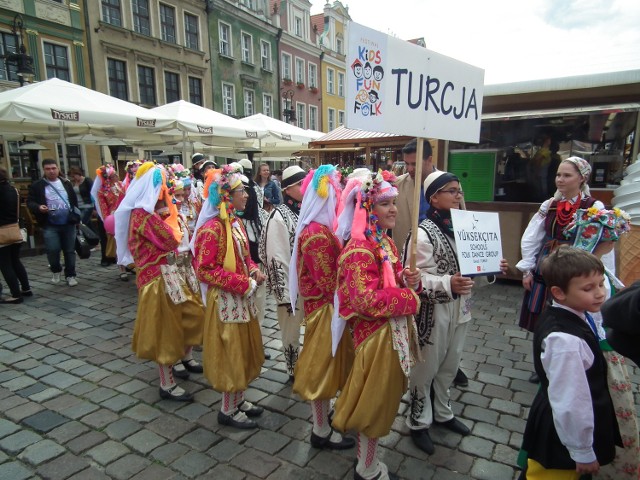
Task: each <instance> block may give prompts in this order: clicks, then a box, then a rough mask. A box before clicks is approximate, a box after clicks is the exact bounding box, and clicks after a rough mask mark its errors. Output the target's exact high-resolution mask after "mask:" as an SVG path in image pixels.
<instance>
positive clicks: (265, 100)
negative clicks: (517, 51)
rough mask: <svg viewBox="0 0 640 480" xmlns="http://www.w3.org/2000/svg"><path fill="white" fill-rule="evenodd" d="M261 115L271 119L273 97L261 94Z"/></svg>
mask: <svg viewBox="0 0 640 480" xmlns="http://www.w3.org/2000/svg"><path fill="white" fill-rule="evenodd" d="M262 113H263V114H264V115H266V116H267V117H273V97H272V96H271V95H269V94H267V93H263V94H262Z"/></svg>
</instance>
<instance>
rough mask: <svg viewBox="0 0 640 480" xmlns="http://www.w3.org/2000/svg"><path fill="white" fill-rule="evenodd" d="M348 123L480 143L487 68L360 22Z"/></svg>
mask: <svg viewBox="0 0 640 480" xmlns="http://www.w3.org/2000/svg"><path fill="white" fill-rule="evenodd" d="M348 30H349V33H348V45H347V58H346V64H347V80H346V89H347V92H346V112H347V119H346V127H347V128H355V129H360V130H367V131H372V132H385V133H395V134H399V135H409V136H413V137H421V138H438V139H441V140H457V141H461V142H469V143H478V140H479V138H480V117H481V113H482V95H483V88H484V70H482V69H481V68H477V67H474V66H471V65H468V64H466V63H463V62H460V61H457V60H454V59H452V58H449V57H446V56H444V55H441V54H439V53H436V52H433V51H430V50H427V49H425V48H422V47H419V46H418V45H415V44H412V43H409V42H406V41H404V40H400V39H398V38H395V37H391V36H389V35H385V34H384V33H381V32H378V31H377V30H373V29H371V28H367V27H364V26H362V25H359V24H357V23H354V22H350V23H349V27H348Z"/></svg>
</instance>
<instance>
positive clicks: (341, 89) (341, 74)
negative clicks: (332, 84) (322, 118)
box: [338, 72, 344, 97]
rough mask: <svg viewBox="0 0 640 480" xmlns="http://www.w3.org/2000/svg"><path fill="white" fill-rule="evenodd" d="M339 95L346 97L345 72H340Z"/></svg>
mask: <svg viewBox="0 0 640 480" xmlns="http://www.w3.org/2000/svg"><path fill="white" fill-rule="evenodd" d="M338 96H339V97H344V73H342V72H338Z"/></svg>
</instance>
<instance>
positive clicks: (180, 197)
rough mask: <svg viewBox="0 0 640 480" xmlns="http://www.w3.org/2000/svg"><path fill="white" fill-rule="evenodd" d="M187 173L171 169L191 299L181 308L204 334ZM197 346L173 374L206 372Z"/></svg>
mask: <svg viewBox="0 0 640 480" xmlns="http://www.w3.org/2000/svg"><path fill="white" fill-rule="evenodd" d="M183 171H186V172H188V171H187V170H184V167H183V166H182V165H180V164H178V165H171V166H169V167H167V186H168V187H169V192H170V193H171V196H172V197H173V198H172V201H173V203H175V205H176V209H177V210H178V226H179V227H180V231H181V232H182V240H181V242H180V245H178V249H177V253H176V265H177V266H178V273H179V275H180V281H181V282H182V285H183V287H184V288H183V291H184V293H185V296H186V297H187V300H186V301H185V302H183V303H181V304H180V307H181V309H182V316H183V318H185V319H186V321H187V322H188V323H189V324H199V325H200V330H201V331H202V329H203V327H204V305H203V304H202V295H201V293H200V282H198V279H197V277H196V272H195V270H194V268H193V261H192V260H193V256H192V254H191V246H190V241H191V236H192V235H191V233H190V231H189V225H188V220H187V217H186V216H185V215H184V214H183V213H182V212H183V211H182V206H183V203H184V202H185V200H186V199H185V196H186V194H185V187H184V183H183V181H182V180H181V177H180V172H183ZM193 346H194V345H188V346H187V347H186V348H185V352H184V357H182V358H181V359H180V360H178V361H177V362H176V363H175V364H174V365H173V375H174V376H175V377H178V378H182V379H188V378H189V374H190V373H202V371H203V368H202V365H200V364H199V363H198V362H197V361H196V360H195V359H194V358H193Z"/></svg>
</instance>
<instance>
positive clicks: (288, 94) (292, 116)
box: [282, 89, 296, 123]
mask: <svg viewBox="0 0 640 480" xmlns="http://www.w3.org/2000/svg"><path fill="white" fill-rule="evenodd" d="M294 95H295V93H294V92H293V90H284V89H283V90H282V115H283V116H284V121H285V122H287V123H290V122H295V121H296V110H295V109H294V108H293V96H294Z"/></svg>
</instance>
